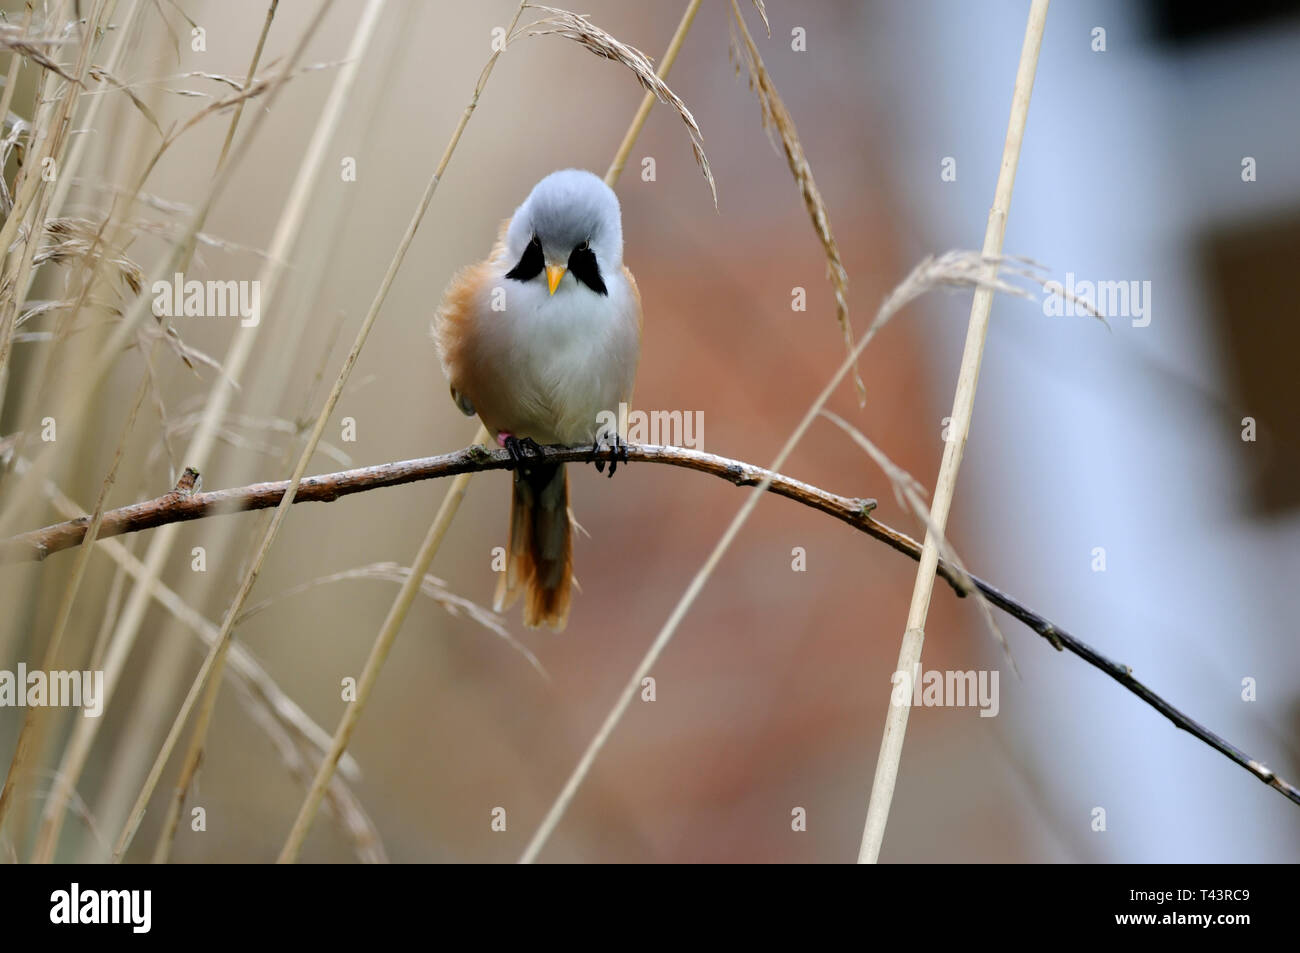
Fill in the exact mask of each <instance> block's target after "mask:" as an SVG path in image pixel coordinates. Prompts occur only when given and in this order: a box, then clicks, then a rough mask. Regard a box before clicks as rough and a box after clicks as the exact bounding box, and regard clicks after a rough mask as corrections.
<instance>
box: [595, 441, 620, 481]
mask: <svg viewBox="0 0 1300 953" xmlns="http://www.w3.org/2000/svg"><path fill="white" fill-rule="evenodd" d="M592 450H593V451H594V452H595V453H597V454H600V453H604V452H605V451H606V450H608V451H609V475H610V476H611V477H612V476H613V475H614V471H615V470H616V469H618V462H619V461H620V460H622V461H623V462H624V463H627V441H626V440H624V439H623V438H622V437H620V436H619V435H618V433H617V432H615V433H613V434H603V433H599V434H596V441H595V443H593V444H592ZM591 462H592V463H594V464H595V465H596V472H597V473H604V472H605V461H604V460H603V459H601V458H600V457H599V456H597V457H596V459H594V460H592V461H591Z"/></svg>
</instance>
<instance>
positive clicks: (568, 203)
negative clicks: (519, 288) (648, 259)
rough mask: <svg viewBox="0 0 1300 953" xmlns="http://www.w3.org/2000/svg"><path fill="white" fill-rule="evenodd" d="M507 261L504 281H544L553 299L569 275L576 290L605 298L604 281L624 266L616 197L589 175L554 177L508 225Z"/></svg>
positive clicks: (558, 174) (544, 181)
mask: <svg viewBox="0 0 1300 953" xmlns="http://www.w3.org/2000/svg"><path fill="white" fill-rule="evenodd" d="M506 255H507V257H508V259H509V262H510V264H511V266H512V267H511V268H510V270H509V271H508V272H506V277H507V278H510V279H513V280H515V281H544V282H546V285H547V287H548V289H549V290H550V293H551V294H552V295H554V294H555V293H556V291H557V290H558V289H560V287H561V282H562V281H563V280H564V277H565V275H570V276H572V278H573V282H572V284H573V285H574V286H575V290H580V291H585V292H588V293H593V292H594V293H595V294H599V295H604V294H607V291H606V287H605V282H606V279H607V278H608V277H609V275H611V274H612V273H613V272H614V271H615V270H616V269H618V268H621V267H622V265H623V225H622V221H621V218H620V215H619V207H618V197H617V196H616V195H614V190H613V189H611V188H610V187H609V186H608V185H606V184H605V183H604V182H603V181H602V180H601V179H600V178H599V177H598V176H595V175H593V174H592V173H590V172H586V171H584V170H582V169H564V170H563V171H560V172H552V173H551V174H550V175H548V176H547V177H546V178H544V179H542V181H540V182H538V183H537V185H535V186H534V187H533V190H532V192H530V193H528V198H526V199H524V203H523V204H522V205H520V206H519V208H518V209H516V210H515V214H514V216H513V217H512V218H511V219H510V228H509V230H508V231H507V232H506Z"/></svg>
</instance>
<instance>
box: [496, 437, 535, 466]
mask: <svg viewBox="0 0 1300 953" xmlns="http://www.w3.org/2000/svg"><path fill="white" fill-rule="evenodd" d="M497 443H499V444H501V446H503V447H505V448H506V452H507V453H508V454H510V466H509V467H507V468H506V469H508V470H519V471H521V472H523V473H527V472H528V468H527V467H526V466H525V465H524V464H525V463H527V461H528V458H529V457H540V456H541V455H542V448H541V447H539V446H538V445H537V441H535V440H534V439H533V438H532V437H516V436H515V435H514V434H512V433H499V434H497Z"/></svg>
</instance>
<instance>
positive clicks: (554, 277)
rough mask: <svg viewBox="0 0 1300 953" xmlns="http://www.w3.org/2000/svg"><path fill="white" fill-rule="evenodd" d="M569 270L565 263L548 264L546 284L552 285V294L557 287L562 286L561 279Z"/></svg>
mask: <svg viewBox="0 0 1300 953" xmlns="http://www.w3.org/2000/svg"><path fill="white" fill-rule="evenodd" d="M568 270H569V269H567V268H565V267H564V266H563V265H547V266H546V284H547V285H548V286H549V287H550V289H551V294H555V289H556V288H558V287H560V279H561V278H563V277H564V273H565V272H566V271H568Z"/></svg>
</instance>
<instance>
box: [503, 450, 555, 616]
mask: <svg viewBox="0 0 1300 953" xmlns="http://www.w3.org/2000/svg"><path fill="white" fill-rule="evenodd" d="M572 536H573V534H572V531H571V528H570V525H569V481H568V480H567V479H566V478H565V476H564V466H563V464H553V465H551V466H537V465H536V464H534V465H532V466H530V467H529V469H528V471H527V472H524V471H521V470H516V471H515V480H514V486H513V488H512V490H511V506H510V545H509V546H508V548H507V550H506V571H505V572H504V573H502V575H501V578H500V580H499V581H498V582H497V591H496V598H495V600H494V603H493V608H494V609H496V611H497V612H502V611H504V610H505V609H508V608H510V606H511V605H513V604H514V602H515V600H516V599H518V598H519V596H520V594H521V593H526V598H525V599H524V625H526V626H528V627H529V628H536V627H538V626H543V625H544V626H549V627H550V628H552V629H554V630H555V631H556V632H559V631H561V630H563V628H564V624H565V622H567V621H568V618H569V589H570V583H571V582H572V579H573V540H572Z"/></svg>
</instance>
